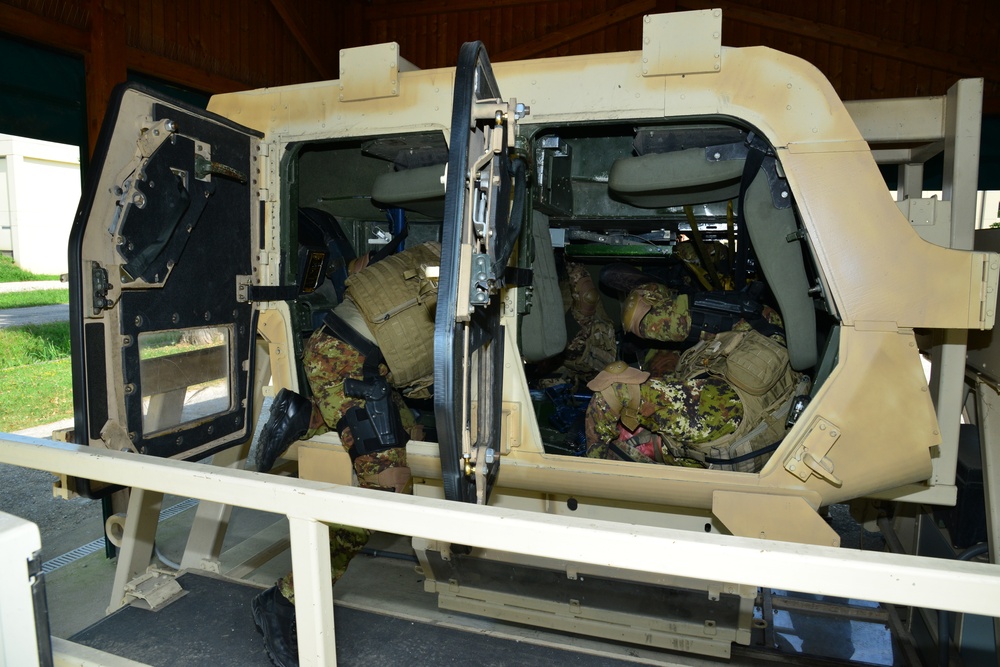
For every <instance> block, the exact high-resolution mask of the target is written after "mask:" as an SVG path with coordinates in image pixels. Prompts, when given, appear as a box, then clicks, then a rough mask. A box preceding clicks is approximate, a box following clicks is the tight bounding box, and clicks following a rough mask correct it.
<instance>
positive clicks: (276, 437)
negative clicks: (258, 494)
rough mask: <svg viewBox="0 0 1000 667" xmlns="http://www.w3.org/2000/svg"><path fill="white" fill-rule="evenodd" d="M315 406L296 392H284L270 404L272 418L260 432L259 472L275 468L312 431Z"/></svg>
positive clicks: (257, 457)
mask: <svg viewBox="0 0 1000 667" xmlns="http://www.w3.org/2000/svg"><path fill="white" fill-rule="evenodd" d="M310 417H312V402H311V401H310V400H309V399H308V398H305V397H304V396H300V395H299V394H296V393H295V392H294V391H289V390H288V389H282V390H281V391H279V392H278V395H277V396H275V397H274V402H273V403H271V414H270V416H269V417H268V418H267V423H266V424H264V428H262V429H261V431H260V442H258V443H257V455H256V457H255V461H254V462H255V463H256V465H257V472H267V471H268V470H270V469H271V468H272V467H274V462H275V461H277V460H278V457H279V456H281V455H282V454H283V453H284V452H285V450H286V449H288V447H289V445H291V444H292V443H293V442H295V441H296V440H299V439H300V438H302V436H304V435H305V434H306V431H308V430H309V419H310Z"/></svg>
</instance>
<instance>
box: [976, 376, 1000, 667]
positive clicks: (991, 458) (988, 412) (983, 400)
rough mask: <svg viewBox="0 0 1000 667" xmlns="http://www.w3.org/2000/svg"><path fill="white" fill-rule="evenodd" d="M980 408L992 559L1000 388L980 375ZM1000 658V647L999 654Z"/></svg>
mask: <svg viewBox="0 0 1000 667" xmlns="http://www.w3.org/2000/svg"><path fill="white" fill-rule="evenodd" d="M975 388H976V412H977V418H978V419H977V424H978V425H979V442H980V443H981V446H982V457H983V493H984V499H985V501H986V539H987V543H988V544H989V548H990V562H991V563H993V564H994V565H995V564H996V563H997V562H998V559H1000V451H998V449H997V447H996V446H994V445H995V443H998V442H1000V388H998V387H997V385H995V384H993V383H990V382H987V381H986V380H985V379H984V378H982V377H978V378H976V384H975ZM993 636H994V638H997V639H1000V618H996V617H995V618H994V619H993ZM997 659H998V661H1000V651H998V656H997Z"/></svg>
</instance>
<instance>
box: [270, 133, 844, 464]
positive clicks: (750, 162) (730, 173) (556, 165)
mask: <svg viewBox="0 0 1000 667" xmlns="http://www.w3.org/2000/svg"><path fill="white" fill-rule="evenodd" d="M516 153H517V156H518V157H517V159H523V160H525V161H527V163H528V165H529V167H528V171H529V177H528V182H529V197H528V202H529V203H528V206H529V209H530V211H529V216H528V217H527V218H526V219H527V220H528V223H527V224H525V226H524V229H523V230H522V233H521V235H520V239H519V243H518V248H517V251H516V253H515V256H516V262H515V263H516V267H517V269H519V270H520V271H517V272H513V273H512V272H508V276H507V279H508V285H513V284H516V285H517V286H518V287H519V288H520V289H519V290H518V297H517V312H518V319H519V323H518V344H519V351H520V355H521V360H522V362H523V367H524V370H525V375H526V377H527V380H528V385H529V388H530V389H531V396H532V402H533V403H534V406H533V407H534V411H535V414H536V416H537V417H538V423H539V427H540V429H541V432H542V436H543V441H544V447H545V451H546V453H551V454H566V455H572V456H579V455H583V454H584V453H585V443H584V442H583V431H582V425H583V414H584V411H585V409H586V406H587V404H588V402H589V400H590V393H591V392H590V390H588V389H587V388H586V386H585V385H586V382H587V380H588V379H589V378H588V377H586V375H587V374H591V376H592V375H593V374H596V372H597V371H599V370H600V368H590V369H583V370H581V369H579V368H577V369H576V370H575V371H573V372H567V371H566V357H567V354H569V351H568V349H567V348H568V346H571V344H572V341H573V339H574V337H575V336H577V335H578V333H579V329H580V325H579V323H578V322H577V321H575V320H574V317H573V316H572V312H571V311H572V309H571V306H572V303H571V300H572V299H571V296H570V292H571V289H570V286H569V285H568V273H567V267H568V266H569V265H574V264H575V265H578V266H582V267H583V268H584V269H585V271H586V272H587V273H589V275H590V276H591V279H592V281H593V284H594V285H595V286H597V287H598V289H599V291H600V301H601V307H602V309H603V312H604V313H606V317H607V320H608V322H609V323H610V326H612V327H613V328H614V330H615V334H614V337H615V341H614V345H615V350H614V354H615V356H616V357H617V358H618V359H623V360H625V361H626V362H628V363H629V364H632V365H635V366H639V367H643V366H644V365H648V364H649V363H650V359H653V358H655V356H656V354H657V352H658V351H659V350H673V351H676V352H680V351H682V350H683V349H684V348H685V347H689V346H690V345H691V343H661V342H658V341H650V340H643V339H640V338H638V337H637V336H635V335H633V334H631V333H628V332H627V331H624V330H623V327H622V319H621V301H622V299H623V297H624V296H625V295H624V294H622V293H621V292H620V291H618V290H616V289H614V288H612V287H609V286H608V285H607V284H604V283H603V282H602V279H601V274H602V270H603V269H605V268H606V267H609V266H623V265H624V266H627V267H631V270H636V271H641V272H642V274H643V275H647V276H648V277H649V280H650V281H654V282H659V283H662V284H666V285H667V286H668V287H669V288H670V289H673V290H676V291H677V292H678V293H682V294H694V293H721V292H729V293H734V292H737V291H741V290H742V291H744V292H749V291H750V290H751V289H752V291H753V296H754V299H755V301H757V302H759V304H760V305H761V306H764V305H766V306H769V307H771V308H773V309H774V310H776V311H777V312H778V313H779V314H780V317H781V321H782V322H783V332H782V333H783V339H784V341H785V342H786V344H787V349H788V355H789V359H790V364H791V367H792V368H793V369H794V370H795V371H797V372H799V373H803V374H805V375H808V376H810V377H812V378H813V379H814V380H817V381H816V382H814V387H815V386H818V385H819V384H820V382H821V380H822V377H823V376H824V374H825V373H828V372H829V369H830V367H831V366H832V364H833V363H834V360H833V359H832V358H822V357H821V353H822V352H823V348H824V346H825V345H826V342H827V341H828V340H830V339H831V337H833V336H834V335H835V332H836V326H835V324H836V316H835V310H834V308H833V307H832V305H831V304H829V303H827V302H826V300H825V298H824V294H823V290H822V287H821V283H820V280H819V277H818V276H817V275H816V270H815V268H814V267H815V264H814V262H813V261H812V257H811V255H810V251H809V248H808V243H807V241H806V239H805V234H804V233H803V232H802V229H801V223H800V221H799V219H798V214H797V212H796V209H795V203H794V197H793V196H792V193H791V190H790V188H789V186H788V183H787V181H786V180H785V179H784V178H783V174H782V171H781V165H780V163H779V162H778V160H777V159H776V157H775V155H774V151H773V149H772V148H771V147H770V146H769V145H767V144H766V142H764V141H763V140H762V139H761V138H760V137H758V136H756V135H754V133H753V131H752V130H751V129H749V128H746V127H742V126H740V125H737V124H735V123H731V122H728V121H726V120H720V119H706V120H703V121H700V120H692V121H685V122H682V123H676V124H672V125H668V124H665V123H664V122H663V120H662V119H660V120H659V121H658V122H657V123H656V124H650V125H645V124H642V123H610V124H596V125H595V124H588V125H560V126H534V125H526V124H522V127H521V136H520V137H519V139H518V148H517V151H516ZM289 155H290V157H289V158H288V159H287V161H286V164H285V167H284V168H285V169H287V170H288V176H289V179H288V180H289V182H291V183H293V186H292V187H291V188H290V191H289V197H290V201H289V202H288V204H289V205H288V206H287V207H285V210H289V211H298V224H297V225H296V226H295V227H296V228H297V234H298V238H297V247H298V248H299V254H298V256H296V257H294V258H292V257H290V258H289V259H290V260H291V261H290V262H289V263H288V265H289V267H294V268H290V275H294V274H295V273H297V274H298V280H299V284H300V285H303V287H302V293H301V294H300V297H299V299H298V301H297V312H298V322H299V325H300V333H301V336H302V339H304V338H305V337H307V336H308V335H309V333H311V331H312V330H313V329H314V328H315V327H316V326H318V323H319V321H320V320H321V318H322V313H323V312H325V310H326V309H327V308H330V307H332V306H333V305H335V304H336V303H337V302H338V301H339V300H340V299H341V298H343V290H344V287H343V281H344V279H345V278H346V276H347V265H348V263H349V262H350V260H352V259H353V258H354V257H356V256H358V255H361V254H364V253H372V254H374V253H376V252H378V251H379V250H380V249H381V248H384V247H386V246H389V245H392V243H393V241H392V239H394V238H398V237H399V236H400V235H401V234H405V238H404V240H403V242H402V244H403V246H402V247H405V246H409V245H412V244H416V243H419V242H423V241H429V240H440V239H441V220H442V217H443V212H444V185H443V179H442V177H443V174H444V168H445V164H446V162H447V158H448V151H447V147H446V142H445V140H444V136H443V134H441V133H436V132H423V133H414V134H406V135H398V136H380V137H377V138H371V139H349V140H343V141H330V142H323V143H303V144H300V145H298V146H295V147H294V149H293V150H291V151H289ZM741 209H742V210H744V211H745V215H744V214H741ZM286 226H287V227H292V226H291V225H286ZM291 247H296V245H292V246H291ZM741 248H743V249H744V252H743V253H741V252H740V249H741ZM734 249H735V250H734ZM310 250H312V251H313V252H316V251H319V252H320V253H321V254H323V255H324V259H323V263H322V267H323V268H322V271H321V272H322V274H323V275H324V276H325V277H326V280H325V281H322V284H318V285H317V284H316V280H315V274H316V271H315V270H313V271H312V272H310V271H309V270H307V269H306V266H305V262H306V260H305V259H304V258H306V257H308V256H309V251H310ZM737 273H739V275H737ZM307 274H310V275H313V276H314V278H313V279H312V280H311V282H310V281H308V280H305V278H304V276H306V275H307ZM744 274H745V276H746V277H745V278H743V277H741V276H743V275H744ZM306 283H309V284H308V285H307V284H306ZM302 339H300V340H302ZM833 349H834V350H835V346H833ZM833 354H835V352H831V353H830V355H833ZM821 358H822V363H821ZM570 366H572V363H570ZM302 384H303V385H304V384H305V383H302ZM414 408H415V409H416V410H418V411H420V412H421V413H422V414H423V415H426V416H427V418H432V415H433V411H432V410H428V406H427V405H426V404H423V405H415V406H414ZM763 460H765V459H759V460H758V462H757V467H758V469H759V466H760V465H761V464H762V463H763Z"/></svg>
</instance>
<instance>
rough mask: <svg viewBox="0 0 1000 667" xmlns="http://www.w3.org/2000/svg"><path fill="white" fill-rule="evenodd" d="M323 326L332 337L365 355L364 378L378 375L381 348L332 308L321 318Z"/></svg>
mask: <svg viewBox="0 0 1000 667" xmlns="http://www.w3.org/2000/svg"><path fill="white" fill-rule="evenodd" d="M323 326H324V327H325V328H326V330H327V332H328V333H329V334H330V335H331V336H333V337H334V338H339V339H340V340H342V341H344V342H345V343H347V344H348V345H350V346H351V347H353V348H354V349H355V350H357V351H358V352H360V353H361V354H362V355H364V357H365V363H364V366H363V368H364V375H365V378H366V379H367V378H376V377H379V372H378V366H379V364H381V363H382V361H383V359H382V350H380V349H379V347H378V346H377V345H375V344H374V343H372V342H371V341H370V340H368V339H367V338H365V337H364V336H362V335H361V334H359V333H358V332H357V331H355V330H354V327H352V326H351V325H350V324H348V323H347V322H345V321H344V320H343V318H341V317H340V316H339V315H337V314H336V313H335V312H333V311H332V310H331V311H329V312H328V313H327V314H326V316H325V317H324V318H323Z"/></svg>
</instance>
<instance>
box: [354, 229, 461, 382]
mask: <svg viewBox="0 0 1000 667" xmlns="http://www.w3.org/2000/svg"><path fill="white" fill-rule="evenodd" d="M440 264H441V245H440V244H439V243H423V244H421V245H418V246H415V247H413V248H408V249H407V250H406V251H404V252H401V253H399V254H398V255H390V256H389V257H386V258H385V259H383V260H381V261H379V262H376V263H375V264H372V265H371V266H369V267H366V268H365V269H364V270H363V271H361V272H360V273H357V274H355V275H353V276H351V277H350V278H348V279H347V282H346V283H345V284H346V285H347V294H348V296H350V298H351V300H352V301H354V303H355V304H357V306H358V308H359V309H360V310H361V314H362V315H364V318H365V322H366V323H367V324H368V328H369V329H370V330H371V332H372V334H373V335H374V336H375V342H376V343H377V344H378V346H379V349H381V350H382V355H383V356H384V357H385V363H386V365H387V366H388V367H389V371H390V375H391V378H390V379H391V382H392V385H393V386H394V387H396V388H398V389H401V390H404V392H403V393H405V394H407V395H413V394H414V393H415V392H418V391H420V390H422V389H426V388H427V387H429V386H430V385H432V384H433V383H434V310H435V308H436V306H437V289H438V288H437V281H436V280H429V279H427V278H425V277H424V272H423V271H422V270H421V268H422V267H428V266H440ZM423 393H426V392H423Z"/></svg>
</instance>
